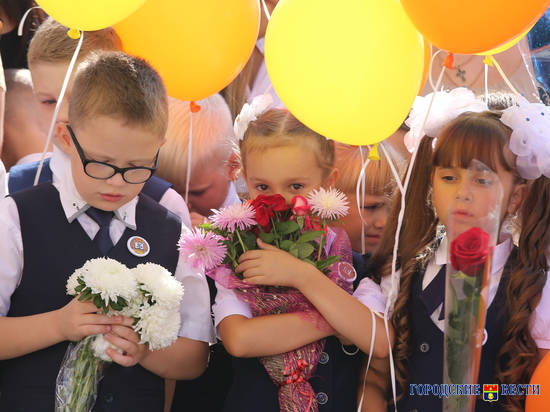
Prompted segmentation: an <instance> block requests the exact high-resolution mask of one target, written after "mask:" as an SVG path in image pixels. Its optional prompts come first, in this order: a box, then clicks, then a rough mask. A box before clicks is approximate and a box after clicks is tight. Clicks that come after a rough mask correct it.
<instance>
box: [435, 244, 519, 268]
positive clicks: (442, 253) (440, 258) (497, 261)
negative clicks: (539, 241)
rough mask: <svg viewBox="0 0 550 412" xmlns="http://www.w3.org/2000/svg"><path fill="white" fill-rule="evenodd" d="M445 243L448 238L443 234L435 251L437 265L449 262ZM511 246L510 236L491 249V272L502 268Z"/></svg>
mask: <svg viewBox="0 0 550 412" xmlns="http://www.w3.org/2000/svg"><path fill="white" fill-rule="evenodd" d="M447 244H448V240H447V236H445V237H444V238H443V240H441V244H440V245H439V247H438V248H437V251H436V252H435V263H436V264H437V265H439V266H443V265H446V264H447V263H449V258H448V256H447ZM513 246H514V244H513V242H512V238H511V237H507V238H506V239H504V240H503V241H502V242H500V243H499V244H498V245H496V246H495V250H494V251H493V263H492V266H491V273H498V272H499V271H501V270H502V268H504V265H505V264H506V260H508V256H509V255H510V252H511V251H512V248H513Z"/></svg>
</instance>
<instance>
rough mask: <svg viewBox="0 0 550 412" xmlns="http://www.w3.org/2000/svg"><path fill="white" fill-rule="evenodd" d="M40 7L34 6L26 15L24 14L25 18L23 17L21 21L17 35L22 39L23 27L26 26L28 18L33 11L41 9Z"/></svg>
mask: <svg viewBox="0 0 550 412" xmlns="http://www.w3.org/2000/svg"><path fill="white" fill-rule="evenodd" d="M41 8H42V7H40V6H34V7H31V8H30V9H28V10H27V11H26V12H25V14H23V17H21V20H20V21H19V26H18V27H17V35H18V36H19V37H21V36H22V35H23V27H24V26H25V21H26V20H27V16H28V15H29V13H30V12H31V11H32V10H33V9H41Z"/></svg>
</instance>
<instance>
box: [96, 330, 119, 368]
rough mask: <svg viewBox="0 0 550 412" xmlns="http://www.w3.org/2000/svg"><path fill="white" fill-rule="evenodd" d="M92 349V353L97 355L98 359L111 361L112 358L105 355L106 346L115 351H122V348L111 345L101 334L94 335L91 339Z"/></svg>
mask: <svg viewBox="0 0 550 412" xmlns="http://www.w3.org/2000/svg"><path fill="white" fill-rule="evenodd" d="M91 346H92V350H93V352H94V355H95V356H97V357H98V358H99V359H101V360H104V361H105V362H112V361H113V360H112V359H111V358H110V357H109V355H107V353H106V350H107V349H108V348H111V349H114V350H116V351H117V352H120V353H122V350H120V349H119V348H117V347H116V346H114V345H112V344H111V343H109V342H107V341H106V340H105V336H103V335H96V336H95V337H94V339H93V340H92V344H91Z"/></svg>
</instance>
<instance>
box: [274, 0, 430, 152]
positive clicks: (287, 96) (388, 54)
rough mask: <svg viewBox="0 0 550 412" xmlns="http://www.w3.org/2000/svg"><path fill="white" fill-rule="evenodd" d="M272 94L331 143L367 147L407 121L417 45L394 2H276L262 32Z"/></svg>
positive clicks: (418, 69)
mask: <svg viewBox="0 0 550 412" xmlns="http://www.w3.org/2000/svg"><path fill="white" fill-rule="evenodd" d="M265 46H266V47H265V59H266V65H267V71H268V73H269V76H270V78H271V82H272V83H273V87H274V89H275V91H276V92H277V94H278V95H279V97H280V98H281V100H282V101H283V103H284V104H285V105H286V107H287V108H288V109H289V110H290V111H291V112H292V114H294V115H295V116H296V117H297V118H298V119H299V120H300V121H301V122H303V123H304V124H305V125H307V126H308V127H310V128H311V129H313V130H315V131H316V132H318V133H320V134H322V135H323V136H326V137H328V138H330V139H333V140H337V141H340V142H343V143H347V144H353V145H366V144H373V143H377V142H380V141H382V140H384V139H385V138H387V137H389V136H390V135H391V134H392V133H393V132H395V130H396V129H397V128H398V127H399V126H400V125H401V123H402V122H403V120H405V118H406V117H407V114H408V113H409V110H410V108H411V106H412V102H413V100H414V98H415V96H416V94H417V93H418V89H419V86H420V82H421V79H422V74H423V67H424V46H423V40H422V37H421V36H420V35H419V34H418V32H417V31H416V29H415V28H414V26H413V25H412V23H411V22H410V20H409V18H408V17H407V16H406V14H405V12H404V10H403V8H402V7H401V5H400V3H399V1H398V0H383V1H380V0H340V1H334V0H280V1H279V3H278V5H277V7H276V8H275V10H274V11H273V14H272V15H271V20H270V22H269V24H268V27H267V33H266V45H265Z"/></svg>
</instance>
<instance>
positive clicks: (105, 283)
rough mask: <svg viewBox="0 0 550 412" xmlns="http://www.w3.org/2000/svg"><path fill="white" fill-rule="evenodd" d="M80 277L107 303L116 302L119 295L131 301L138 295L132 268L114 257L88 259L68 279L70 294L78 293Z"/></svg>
mask: <svg viewBox="0 0 550 412" xmlns="http://www.w3.org/2000/svg"><path fill="white" fill-rule="evenodd" d="M78 279H80V280H81V281H83V282H84V283H85V284H86V286H87V287H89V288H90V289H91V290H92V293H94V294H98V295H100V296H101V299H102V300H103V301H104V302H105V303H107V302H109V300H111V301H112V302H116V301H117V300H118V298H119V297H122V298H124V299H125V300H126V301H127V302H129V301H130V300H131V299H132V298H133V297H134V296H136V295H137V282H136V278H135V277H134V275H133V274H132V272H131V271H130V269H128V268H127V267H126V266H124V265H123V264H122V263H120V262H118V261H116V260H114V259H108V258H96V259H91V260H88V261H87V262H86V263H85V264H84V266H82V267H81V268H80V269H77V270H76V271H75V272H74V273H73V274H72V275H71V276H70V277H69V279H68V280H67V293H68V294H70V295H76V294H77V293H76V291H75V288H76V286H78ZM75 282H76V285H75Z"/></svg>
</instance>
